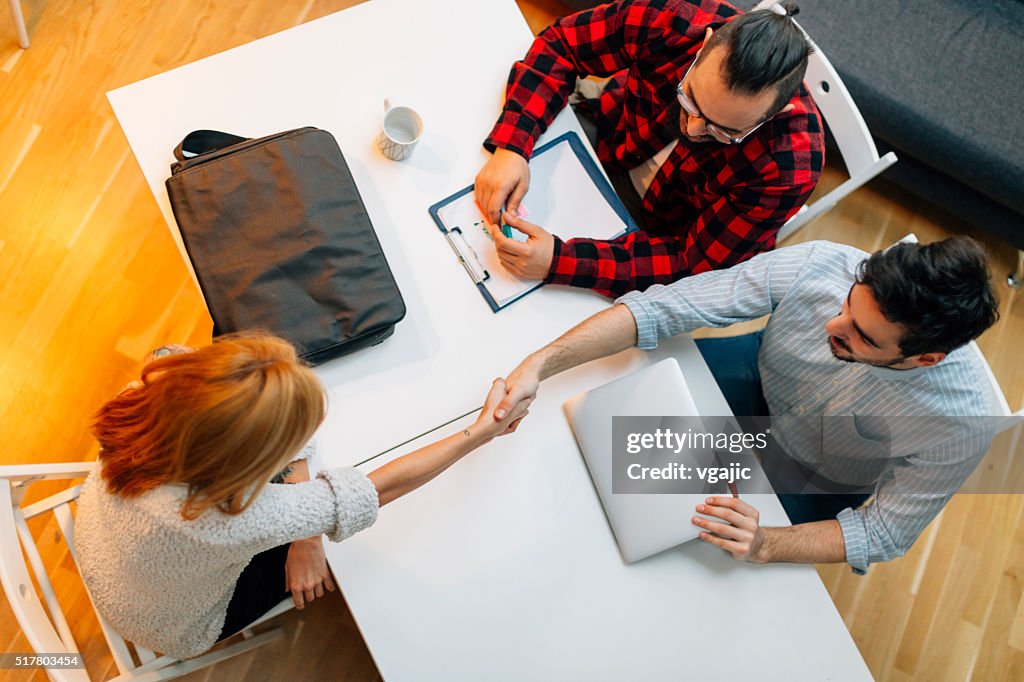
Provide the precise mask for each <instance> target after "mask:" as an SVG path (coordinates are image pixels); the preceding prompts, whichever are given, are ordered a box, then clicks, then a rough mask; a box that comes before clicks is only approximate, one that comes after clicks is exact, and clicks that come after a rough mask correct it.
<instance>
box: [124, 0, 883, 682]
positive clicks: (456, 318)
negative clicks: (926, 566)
mask: <svg viewBox="0 0 1024 682" xmlns="http://www.w3.org/2000/svg"><path fill="white" fill-rule="evenodd" d="M531 39H532V36H531V34H530V31H529V29H528V27H527V26H526V24H525V22H524V21H523V18H522V16H521V15H520V14H519V12H518V10H517V8H516V6H515V4H514V3H513V2H512V1H511V0H435V1H433V2H429V3H422V2H415V1H414V0H373V2H369V3H366V4H364V5H359V6H357V7H355V8H353V9H350V10H346V11H344V12H341V13H338V14H335V15H333V16H329V17H325V18H323V19H320V20H318V21H314V22H310V23H308V24H305V25H303V26H299V27H297V28H294V29H290V30H288V31H284V32H282V33H279V34H276V35H273V36H270V37H268V38H264V39H262V40H259V41H256V42H254V43H250V44H248V45H244V46H241V47H239V48H236V49H233V50H229V51H227V52H224V53H222V54H219V55H216V56H214V57H210V58H208V59H204V60H201V61H199V62H196V63H194V64H190V65H187V66H184V67H181V68H179V69H175V70H173V71H170V72H168V73H165V74H161V75H159V76H156V77H154V78H150V79H148V80H145V81H142V82H140V83H136V84H133V85H130V86H127V87H124V88H121V89H119V90H116V91H114V92H111V93H110V94H109V97H110V101H111V104H112V105H113V107H114V109H115V112H116V114H117V117H118V120H119V121H120V123H121V125H122V127H123V128H124V131H125V134H126V136H127V137H128V141H129V144H130V145H131V147H132V150H133V151H134V153H135V155H136V158H137V159H138V161H139V164H140V166H141V168H142V170H143V173H144V174H145V176H146V180H147V182H148V183H149V185H150V187H151V189H152V191H153V194H154V196H155V198H156V200H157V202H158V204H159V205H160V207H161V210H162V211H163V212H164V216H165V217H166V219H167V222H168V225H169V227H170V228H171V231H172V234H174V235H175V238H176V239H178V240H179V244H180V237H179V236H178V234H177V229H176V226H175V223H174V220H173V217H172V215H171V212H170V207H169V205H168V202H167V197H166V192H165V190H164V186H163V183H164V180H165V179H166V177H167V176H168V174H169V168H168V167H169V164H170V163H171V161H172V160H173V157H172V155H171V150H172V149H173V148H174V146H175V145H176V144H177V143H178V142H179V141H180V139H181V138H182V137H183V136H184V135H185V134H186V133H187V132H189V131H190V130H193V129H197V128H215V129H217V128H219V129H222V130H226V131H228V132H234V133H239V134H243V135H247V136H260V135H265V134H269V133H273V132H277V131H280V130H286V129H289V128H295V127H299V126H302V125H316V126H318V127H321V128H324V129H326V130H329V131H330V132H331V133H333V134H334V136H335V137H336V138H337V139H338V142H339V144H340V146H341V148H342V150H343V152H344V153H345V155H346V158H347V160H348V163H349V165H350V167H351V169H352V172H353V175H354V177H355V180H356V183H357V184H358V186H359V189H360V193H361V194H362V196H363V199H364V201H365V202H366V205H367V209H368V211H369V213H370V217H371V219H372V221H373V224H374V227H375V228H376V230H377V233H378V235H379V237H380V241H381V244H382V246H383V248H384V250H385V253H386V255H387V257H388V260H389V262H390V264H391V267H392V269H393V271H394V273H395V277H396V280H397V281H398V284H399V287H400V288H401V290H402V292H403V295H404V297H405V300H406V303H407V306H408V309H409V313H408V316H407V317H406V319H405V320H404V321H403V322H401V323H399V325H398V328H397V331H396V333H395V335H394V336H393V337H392V338H391V339H388V340H387V341H385V342H384V343H383V344H381V345H380V346H377V347H375V348H372V349H367V350H365V351H361V352H359V353H356V354H353V355H351V356H347V357H345V358H341V359H338V360H336V361H333V362H331V363H328V364H327V365H325V366H323V367H321V368H319V369H318V370H317V371H318V374H319V376H320V377H321V379H322V380H323V381H324V383H325V384H326V385H327V386H328V390H329V391H330V393H331V403H332V404H331V409H330V414H329V417H328V420H327V422H326V423H325V425H324V427H323V428H322V429H321V432H320V434H319V436H318V437H319V441H320V445H321V455H322V457H323V459H324V461H325V463H326V464H327V465H328V466H340V465H344V464H353V463H357V462H360V461H362V460H365V459H367V458H369V457H372V456H374V455H376V454H378V453H381V452H383V451H386V450H388V449H389V448H392V447H393V446H394V445H396V444H397V443H400V442H402V441H405V440H408V439H410V438H415V437H416V436H418V435H420V434H424V433H427V432H429V431H431V430H432V429H434V428H436V427H437V426H438V425H439V424H444V423H446V422H448V421H450V420H452V419H453V418H456V417H458V416H459V415H462V414H465V413H467V412H469V411H471V410H473V409H475V408H477V407H478V406H479V405H480V404H481V402H482V399H483V396H484V394H485V391H486V388H487V387H488V385H489V383H490V380H491V379H492V378H494V377H495V376H501V375H503V374H505V373H507V372H508V371H509V370H510V369H511V368H512V367H513V366H514V365H515V364H517V363H518V361H519V359H520V358H521V357H522V356H523V355H525V354H526V353H527V352H528V351H530V350H533V349H534V348H536V347H539V346H541V345H543V344H544V343H546V342H547V341H549V340H551V339H552V338H554V337H555V336H557V335H558V334H560V333H561V332H562V331H564V330H565V329H566V328H568V327H569V326H571V325H572V324H574V323H575V322H577V321H579V320H582V319H584V318H585V317H587V316H589V315H591V314H592V313H594V312H596V311H598V310H600V309H602V308H604V307H606V306H607V301H606V300H605V299H602V298H600V297H598V296H596V295H594V294H591V293H589V292H583V291H573V290H568V289H561V288H555V287H548V288H545V289H542V290H541V291H539V292H536V293H534V294H531V295H530V296H528V297H527V298H526V299H524V300H522V301H520V302H517V303H516V304H514V305H513V306H511V307H510V308H509V309H507V310H505V311H503V312H502V313H500V314H498V315H495V314H493V313H492V312H491V311H490V309H489V308H488V307H487V306H486V304H485V303H484V302H483V300H482V299H481V298H480V295H479V293H478V292H477V291H476V289H475V288H474V287H473V286H471V284H470V282H469V280H468V278H467V277H466V275H465V272H464V271H463V270H462V268H461V267H460V266H459V265H458V264H457V262H456V261H455V260H454V256H453V254H452V253H451V251H450V250H449V248H448V246H447V244H446V243H445V241H444V239H443V238H442V237H441V235H440V233H439V232H438V231H437V229H436V228H435V227H434V226H433V223H432V221H431V220H430V218H429V216H428V214H427V207H428V206H429V205H430V204H432V203H434V202H435V201H437V200H438V199H440V198H443V197H445V196H448V195H449V194H450V193H452V192H453V191H455V190H457V189H459V188H461V187H463V186H465V185H466V184H468V183H469V182H470V181H471V180H472V178H473V176H474V174H475V173H476V171H477V170H478V168H479V166H480V165H481V164H482V163H483V161H484V160H485V158H486V154H485V153H484V152H483V150H482V149H481V147H480V141H481V140H482V139H483V138H484V136H485V135H486V133H487V131H488V130H489V129H490V126H491V125H492V124H493V121H494V119H495V116H496V114H497V111H498V110H499V107H500V103H501V99H502V89H503V85H504V83H505V79H506V77H507V74H508V68H509V66H510V65H511V63H512V61H514V60H515V59H517V58H519V57H521V56H522V54H523V53H524V52H525V50H526V49H527V47H528V46H529V43H530V41H531ZM327 82H330V83H332V87H331V88H329V89H328V88H325V87H324V83H327ZM385 97H390V98H391V99H392V101H395V102H397V101H402V102H407V103H410V104H412V105H414V106H415V107H416V108H417V109H418V110H419V111H420V112H421V113H422V115H423V117H424V119H425V122H426V134H425V136H424V139H423V141H422V142H421V143H420V146H419V147H418V148H417V149H416V151H415V153H414V154H413V156H412V157H411V158H410V159H409V160H408V161H406V162H403V163H394V162H391V161H388V160H386V159H384V158H383V157H382V156H380V154H379V153H378V152H377V151H376V149H375V148H374V146H373V140H374V137H375V135H376V133H377V131H378V130H379V126H380V122H381V116H382V113H383V112H382V103H383V99H384V98H385ZM566 130H576V131H577V132H579V127H578V124H577V123H576V121H575V119H574V118H573V117H572V116H571V115H570V114H568V113H567V112H563V114H562V115H561V116H559V118H558V119H557V120H556V122H555V123H554V124H553V126H552V128H551V130H550V131H549V137H550V136H553V135H557V134H560V133H561V132H564V131H566ZM581 136H582V135H581ZM548 227H551V228H552V229H554V230H555V231H556V232H557V228H558V226H548ZM666 353H671V354H672V355H674V356H676V357H677V358H678V359H679V360H680V363H681V365H682V366H683V369H684V373H685V374H686V375H687V377H688V380H689V381H690V383H691V388H692V389H693V391H694V394H695V399H696V400H697V402H698V405H699V406H701V409H702V411H704V413H705V414H715V413H717V414H727V409H728V408H727V406H726V405H725V404H724V401H723V399H722V397H721V394H720V392H719V391H718V389H717V386H715V385H714V382H713V380H711V378H710V374H709V373H708V371H707V368H706V366H705V365H704V363H703V361H702V360H701V359H700V356H699V354H698V353H696V351H695V348H694V346H693V343H692V341H690V340H689V339H688V338H680V339H675V340H673V341H672V342H671V343H669V344H664V345H663V348H662V349H659V351H657V352H655V353H649V354H646V353H641V352H639V351H630V352H627V353H623V354H620V355H619V356H616V357H614V358H609V359H607V360H604V361H601V362H597V363H591V364H590V365H587V366H585V367H582V368H578V369H576V370H574V371H573V372H570V373H567V374H565V375H563V376H561V377H558V378H556V379H555V380H552V381H551V382H549V383H548V384H545V386H544V387H543V392H542V394H541V397H540V398H539V399H538V401H537V403H535V405H534V407H533V408H532V409H531V416H530V418H529V419H528V420H527V421H526V422H524V424H523V426H522V428H521V429H520V432H519V434H517V435H516V436H515V437H512V438H504V439H499V440H496V441H494V442H493V443H491V444H489V445H488V446H486V447H485V448H482V449H481V450H480V451H478V452H477V453H474V454H473V455H472V456H471V457H470V458H468V459H467V460H466V461H464V462H460V463H459V464H458V465H457V466H456V467H453V469H452V470H450V471H449V472H446V473H445V475H444V476H442V477H441V478H439V479H438V480H437V481H435V482H433V483H432V484H431V485H430V486H428V487H427V488H425V489H424V490H421V491H417V492H416V493H414V494H413V495H411V496H409V497H408V498H405V499H403V500H400V501H398V502H397V503H395V504H394V505H392V506H390V507H388V508H387V509H385V510H384V512H383V513H382V515H381V519H380V521H379V522H378V524H377V525H376V526H374V527H373V528H371V529H370V530H368V531H367V532H365V533H363V534H361V535H360V536H358V537H356V538H353V539H351V540H349V541H348V542H346V543H343V544H341V545H331V546H330V547H329V554H328V558H329V560H330V562H331V565H332V567H333V568H334V570H335V572H336V574H337V576H338V579H339V583H340V585H341V587H342V590H343V591H344V593H345V596H346V599H347V600H348V602H349V605H350V607H351V608H352V611H353V614H354V615H355V618H356V621H357V622H358V623H359V626H360V628H361V630H362V632H363V635H364V637H365V639H366V641H367V644H368V645H369V647H370V650H371V652H372V653H373V656H374V658H375V660H376V661H377V664H378V666H379V667H380V669H381V672H382V673H383V675H384V677H385V679H388V680H417V681H419V680H431V679H439V680H442V679H443V680H455V679H466V680H480V679H488V680H494V679H509V680H533V679H580V678H581V677H582V678H586V679H592V680H600V679H668V678H671V679H679V678H681V677H691V675H689V674H687V673H686V672H684V671H692V672H693V675H692V677H694V678H698V679H700V678H706V677H709V676H710V675H712V674H720V673H723V672H734V673H742V674H743V676H744V677H743V678H751V677H756V678H759V679H798V678H799V677H800V676H801V673H804V674H805V675H806V676H807V677H810V678H813V679H823V678H830V679H836V680H840V679H850V680H862V679H870V675H869V673H868V671H867V669H866V667H865V665H864V663H863V661H862V660H861V658H860V656H859V654H858V652H857V650H856V648H855V646H854V645H853V642H852V640H851V638H850V636H849V633H848V632H847V631H846V628H845V627H844V626H843V623H842V621H841V620H840V618H839V616H838V614H837V613H836V611H835V608H834V607H833V605H832V604H831V601H830V600H829V597H828V595H827V593H826V592H825V590H824V587H823V586H822V584H821V581H820V580H819V579H818V577H817V574H816V573H815V571H814V570H813V569H812V568H810V567H807V566H747V565H742V564H738V563H736V562H733V561H732V560H731V559H728V558H727V557H725V556H724V555H723V554H722V553H721V552H719V551H717V550H715V549H714V548H712V547H708V546H704V545H702V544H699V543H697V544H692V545H691V546H688V547H685V548H683V549H681V550H677V551H672V552H667V553H664V554H662V555H659V556H658V557H656V558H654V559H651V560H648V561H645V562H642V563H640V564H637V565H634V566H629V567H627V566H625V565H623V564H622V561H621V559H620V558H619V555H618V552H617V550H616V548H615V545H614V542H613V540H612V537H611V534H610V531H609V530H608V527H607V523H606V522H605V520H604V517H603V514H602V512H601V510H600V507H599V505H598V503H597V498H596V496H595V494H594V491H593V488H592V486H591V485H590V482H589V479H588V478H587V475H586V471H585V469H584V467H583V465H582V462H581V460H580V457H579V454H578V452H577V451H576V448H575V442H574V440H573V439H572V436H571V433H570V432H569V430H568V427H567V426H566V423H565V421H564V418H563V417H562V413H561V403H562V401H563V400H564V399H565V398H567V397H569V396H570V395H572V394H575V393H577V392H579V391H581V390H585V389H587V388H591V387H593V386H596V385H599V384H601V383H604V382H605V381H608V380H610V379H612V378H615V377H617V376H621V375H622V374H623V373H624V372H627V371H630V370H632V369H635V368H638V367H640V366H643V365H644V364H646V363H648V362H652V361H656V360H658V359H661V357H664V356H665V354H666ZM455 428H456V426H455V425H450V426H448V427H446V428H443V429H440V430H439V433H438V434H430V435H429V436H428V437H427V438H432V437H434V436H435V435H440V432H443V433H447V432H450V430H454V429H455ZM424 442H425V441H424ZM417 444H419V442H414V443H410V444H409V445H406V446H403V448H399V449H397V450H392V451H390V452H388V453H387V454H386V455H385V456H383V457H381V458H379V459H377V460H374V461H373V462H371V463H369V464H367V465H366V466H369V467H371V468H372V467H375V466H378V465H379V464H382V463H383V462H384V461H386V460H387V458H389V457H394V456H397V455H398V454H400V453H402V452H405V451H408V450H409V449H411V448H412V447H414V446H415V445H417ZM757 504H759V505H760V508H761V511H762V514H763V517H764V518H765V519H766V520H768V521H769V522H774V523H783V522H784V520H785V517H784V514H783V513H782V510H781V508H780V507H779V505H778V503H777V501H776V500H775V499H774V497H772V496H768V497H766V498H765V499H762V500H757ZM726 617H729V618H731V619H732V621H731V623H730V624H729V625H728V626H727V624H726V622H725V620H724V619H725V618H726ZM727 630H728V631H729V632H730V633H731V635H730V636H729V637H726V636H725V635H724V634H723V632H725V631H727ZM698 671H699V673H700V674H698Z"/></svg>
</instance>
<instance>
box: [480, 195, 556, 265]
mask: <svg viewBox="0 0 1024 682" xmlns="http://www.w3.org/2000/svg"><path fill="white" fill-rule="evenodd" d="M503 217H504V219H505V224H507V225H509V226H511V227H514V228H515V229H517V230H519V231H520V232H522V233H523V234H525V235H526V236H527V240H526V241H525V242H519V241H516V240H515V239H509V238H508V237H506V236H505V235H503V234H502V233H501V229H500V228H499V227H498V226H497V225H492V226H491V228H490V229H491V236H493V237H494V245H495V247H496V248H497V250H498V259H499V260H501V264H502V266H504V268H505V269H506V270H508V271H509V273H511V274H513V275H515V276H516V277H518V278H519V279H544V278H545V277H547V276H548V270H550V269H551V259H552V258H553V257H554V255H555V238H554V237H553V236H552V235H551V233H550V232H548V231H547V230H545V229H544V228H543V227H540V226H538V225H534V224H533V223H528V222H526V221H525V220H523V219H521V218H519V217H517V216H515V215H512V213H511V209H510V210H509V211H508V212H506V213H505V215H504V216H503Z"/></svg>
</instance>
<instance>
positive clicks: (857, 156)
mask: <svg viewBox="0 0 1024 682" xmlns="http://www.w3.org/2000/svg"><path fill="white" fill-rule="evenodd" d="M778 4H779V2H778V0H762V2H759V3H758V4H757V5H756V6H755V7H754V9H755V10H764V9H771V7H772V6H774V5H778ZM793 23H794V24H796V26H797V28H799V29H800V31H801V32H802V33H803V34H804V37H806V38H807V40H808V42H810V43H811V45H813V46H814V51H813V52H811V55H810V57H809V58H808V61H807V75H805V76H804V85H806V86H807V89H808V90H809V91H810V93H811V98H812V99H813V100H814V103H815V104H816V105H817V106H818V111H819V112H821V115H822V117H824V119H825V121H827V122H828V127H829V129H830V130H831V131H832V136H833V137H834V138H835V140H836V145H837V146H838V147H839V153H840V154H842V156H843V163H844V164H845V165H846V172H847V174H849V175H850V176H851V177H853V176H856V175H858V174H860V173H863V172H864V171H866V170H867V169H868V168H870V167H871V166H872V165H873V164H874V163H875V162H876V161H878V149H877V148H876V147H875V141H874V139H873V138H872V137H871V131H869V130H868V126H867V124H866V123H864V117H863V116H861V115H860V110H859V109H858V108H857V105H856V103H854V101H853V97H851V96H850V92H849V90H847V89H846V86H845V85H844V84H843V80H842V79H841V78H840V77H839V74H838V73H836V70H835V68H833V66H832V63H831V62H829V60H828V57H826V56H825V53H824V52H822V50H821V48H820V47H819V46H818V45H817V43H815V42H814V40H813V39H812V38H811V36H810V35H808V34H807V31H804V29H803V27H802V26H800V24H799V23H798V22H797V21H795V20H794V21H793Z"/></svg>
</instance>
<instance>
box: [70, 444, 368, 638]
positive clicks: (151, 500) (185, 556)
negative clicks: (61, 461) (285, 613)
mask: <svg viewBox="0 0 1024 682" xmlns="http://www.w3.org/2000/svg"><path fill="white" fill-rule="evenodd" d="M100 469H101V467H100V465H99V464H97V466H96V468H95V469H94V470H93V472H92V473H91V474H90V475H89V477H88V478H87V479H86V481H85V484H84V485H83V486H82V492H81V495H80V496H79V498H78V510H77V513H76V530H75V539H76V545H77V548H78V562H79V566H80V568H81V571H82V578H83V580H84V581H85V584H86V586H87V587H88V589H89V593H90V595H91V596H92V599H93V602H94V603H95V605H96V608H97V610H98V611H99V612H100V613H101V614H102V615H103V616H104V617H105V618H106V619H107V621H108V622H109V623H110V625H111V626H112V627H113V628H114V629H115V630H117V631H118V632H119V633H120V634H121V635H122V636H123V637H125V638H126V639H128V640H129V641H132V642H136V643H138V644H141V645H142V646H145V647H148V648H150V649H154V650H156V651H159V652H162V653H165V654H168V655H170V656H174V657H177V658H190V657H193V656H198V655H199V654H201V653H203V652H204V651H206V650H207V649H209V648H210V647H211V646H213V644H214V643H215V642H216V641H217V636H218V635H219V634H220V631H221V628H222V627H223V626H224V616H225V615H226V613H227V608H228V602H229V601H230V600H231V595H232V592H233V591H234V587H235V582H236V581H237V580H238V576H239V575H240V574H241V573H242V570H243V569H244V568H245V567H246V566H247V565H248V563H249V561H250V560H251V559H252V557H253V556H255V555H256V554H258V553H259V552H262V551H264V550H267V549H270V548H272V547H276V546H278V545H283V544H285V543H288V542H291V541H292V540H298V539H300V538H308V537H314V536H316V535H320V534H322V533H325V534H326V535H327V537H328V538H329V539H331V540H333V541H334V542H340V541H341V540H344V539H345V538H347V537H349V536H351V535H353V534H354V533H357V532H359V531H361V530H363V529H364V528H368V527H369V526H370V525H372V524H373V522H374V521H376V519H377V511H378V499H377V490H376V488H375V487H374V485H373V483H372V482H371V481H370V479H368V478H367V477H366V475H365V474H363V473H362V472H360V471H358V470H356V469H352V468H343V469H328V470H326V471H321V472H320V473H319V474H318V475H317V478H316V479H314V480H312V481H307V482H303V483H296V484H291V485H268V486H265V487H264V488H263V490H262V491H261V492H260V494H259V495H258V496H257V497H256V499H255V500H254V501H253V503H252V505H251V506H250V507H249V508H248V509H246V510H245V511H244V512H243V513H241V514H238V515H237V516H229V515H227V514H224V513H222V512H220V511H219V510H216V509H214V510H210V511H207V512H206V513H204V514H203V515H202V516H200V517H199V518H198V519H195V520H194V521H186V520H185V519H183V518H182V517H181V514H180V510H181V504H182V502H183V501H184V499H185V494H186V492H187V489H186V487H185V486H184V485H164V486H161V487H160V488H157V489H155V490H151V491H149V492H147V493H145V494H143V495H141V496H139V497H137V498H131V499H125V498H122V497H119V496H116V495H112V494H110V493H109V492H107V490H106V484H105V483H104V482H103V480H102V478H101V477H100Z"/></svg>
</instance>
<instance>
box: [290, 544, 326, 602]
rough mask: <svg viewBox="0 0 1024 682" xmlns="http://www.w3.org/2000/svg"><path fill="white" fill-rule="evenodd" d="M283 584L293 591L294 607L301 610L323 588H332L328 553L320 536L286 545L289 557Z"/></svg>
mask: <svg viewBox="0 0 1024 682" xmlns="http://www.w3.org/2000/svg"><path fill="white" fill-rule="evenodd" d="M284 583H285V585H284V587H285V590H286V591H288V592H291V593H292V601H294V602H295V608H297V609H299V610H300V611H301V610H302V609H304V608H305V607H306V604H308V603H309V602H311V601H313V600H314V599H316V598H317V597H322V596H324V590H327V591H328V592H334V580H333V579H332V578H331V571H330V569H329V568H327V557H326V556H325V555H324V545H323V542H321V541H320V537H319V536H317V537H315V538H306V539H305V540H296V541H294V542H293V543H292V544H291V546H290V547H288V560H287V561H286V562H285V564H284Z"/></svg>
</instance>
